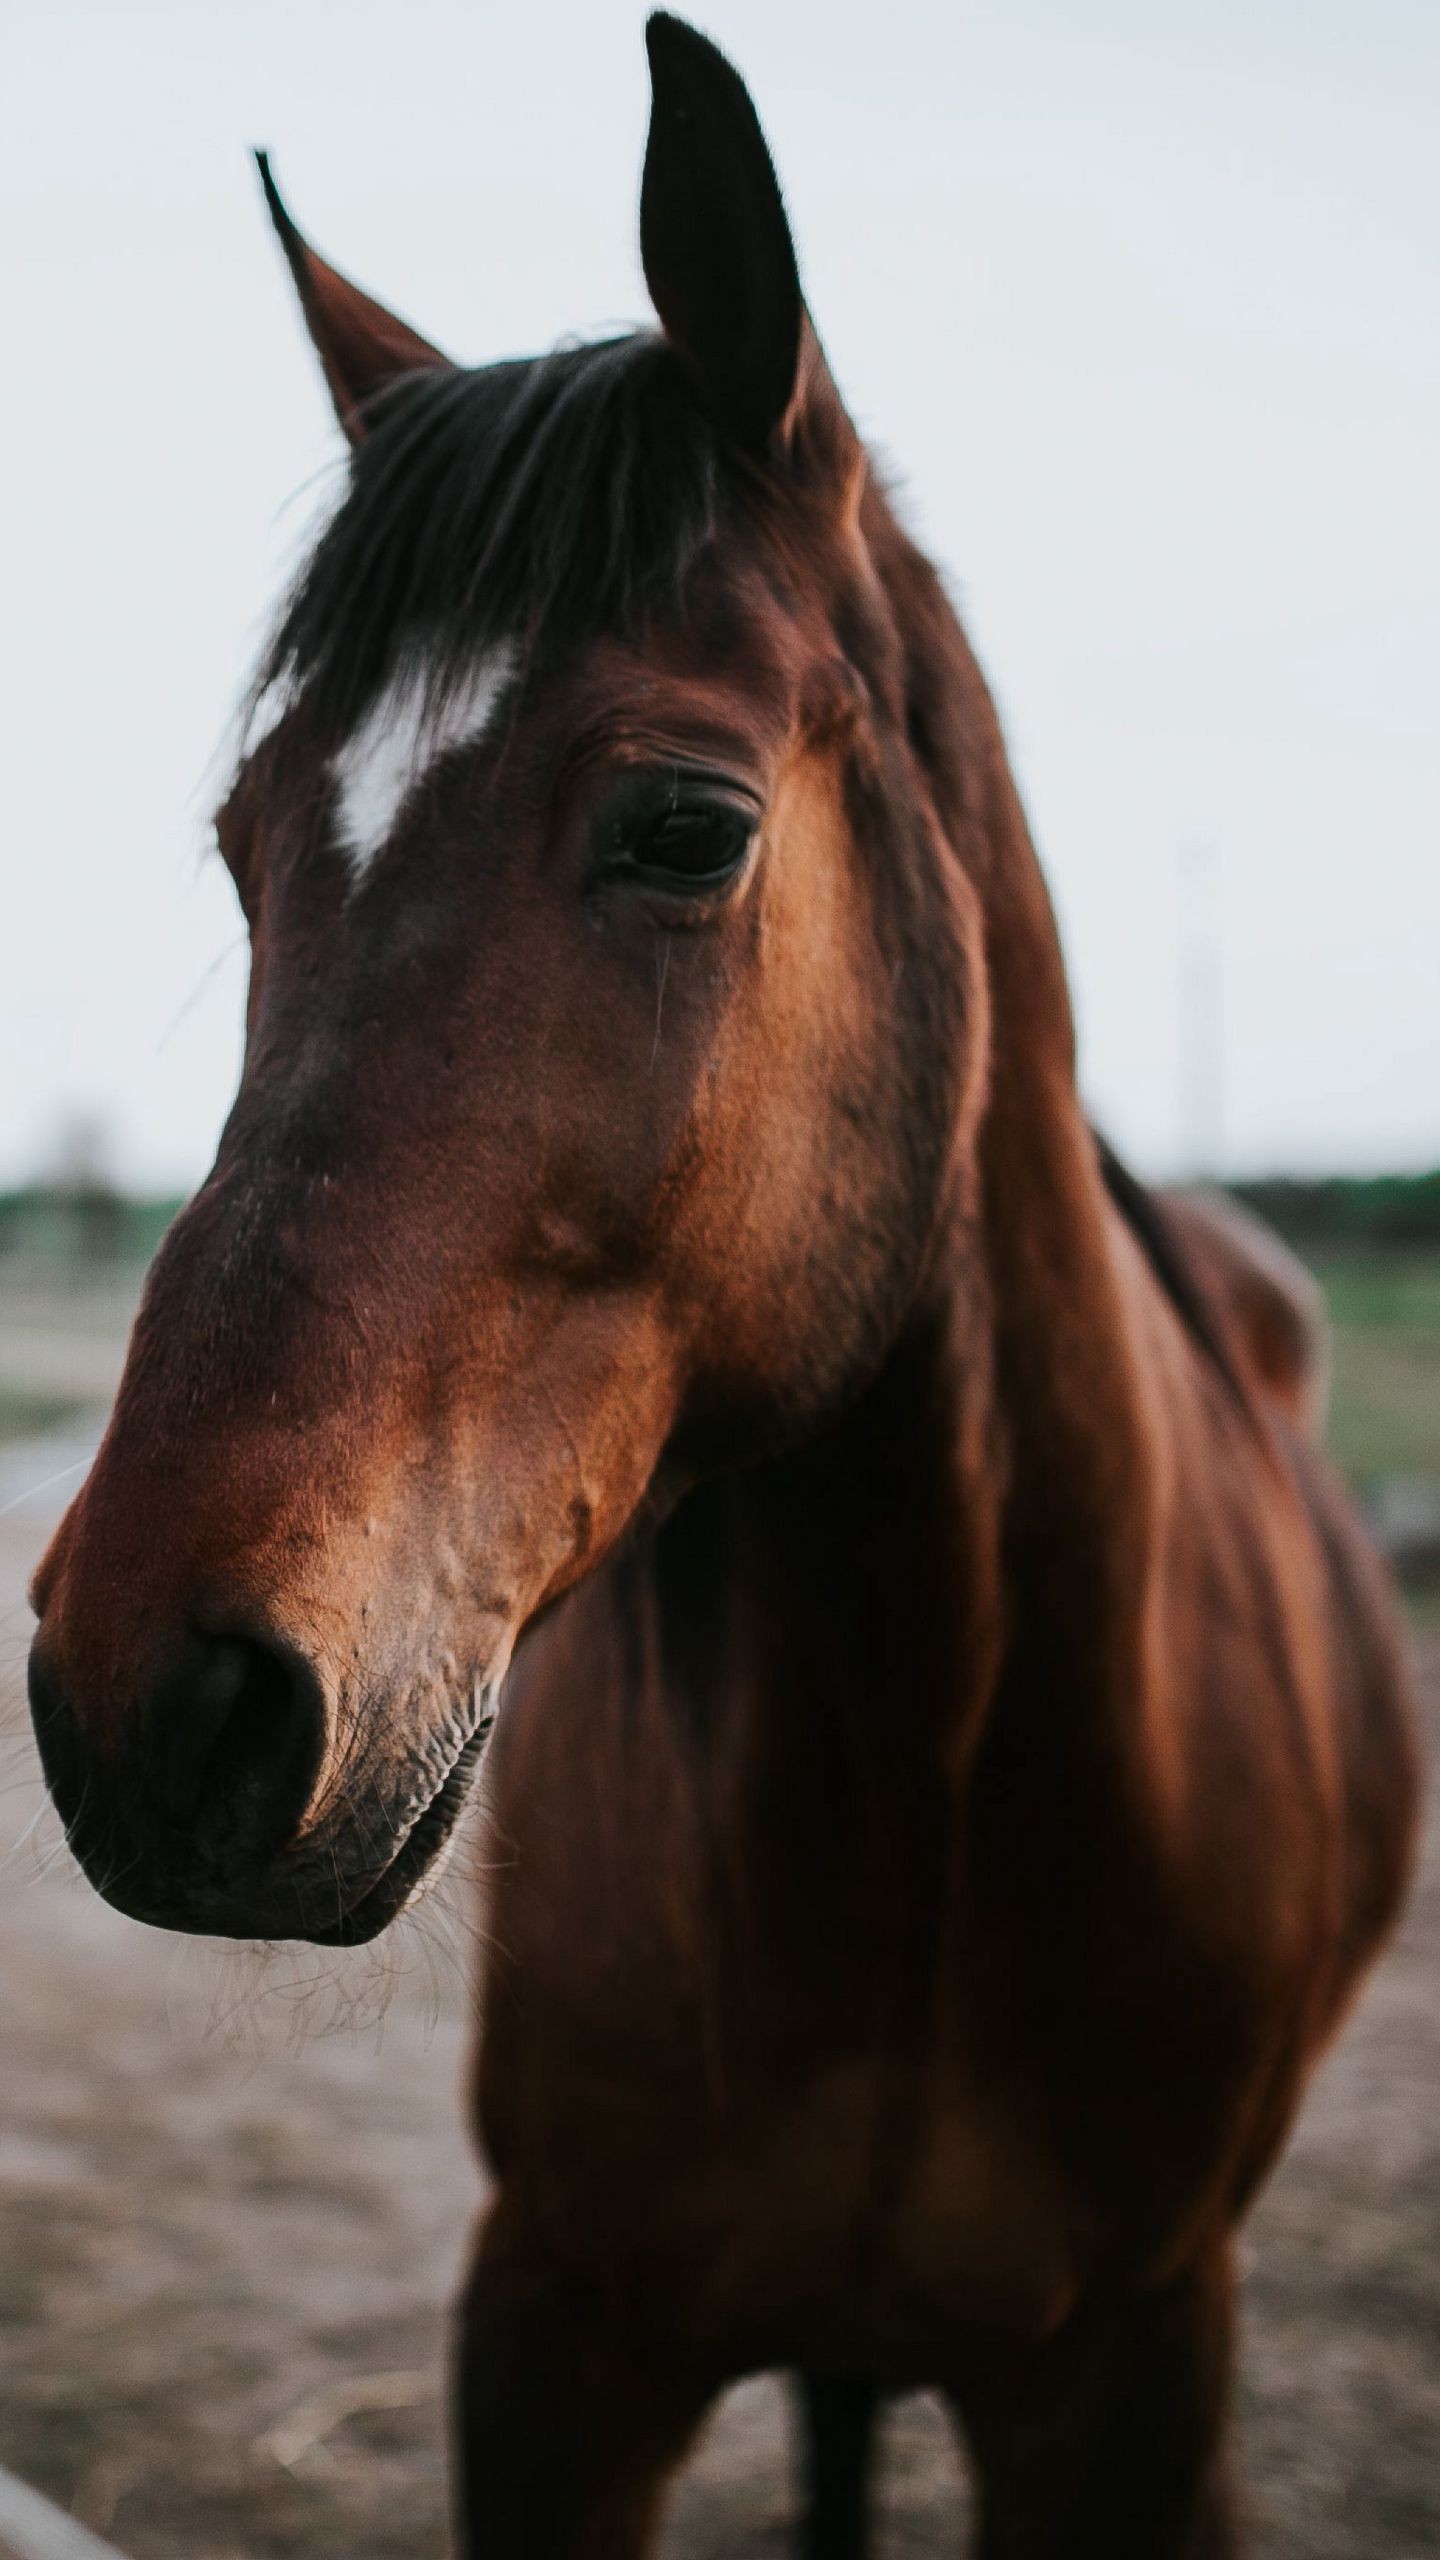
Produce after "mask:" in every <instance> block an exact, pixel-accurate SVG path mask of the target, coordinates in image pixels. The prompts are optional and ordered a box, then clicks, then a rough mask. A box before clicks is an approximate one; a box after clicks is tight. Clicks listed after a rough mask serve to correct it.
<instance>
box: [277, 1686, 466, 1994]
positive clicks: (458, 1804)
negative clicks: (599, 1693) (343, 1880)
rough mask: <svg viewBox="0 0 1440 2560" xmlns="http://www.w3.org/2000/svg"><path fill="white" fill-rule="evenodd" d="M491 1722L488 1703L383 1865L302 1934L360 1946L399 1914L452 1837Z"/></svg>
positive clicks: (319, 1942)
mask: <svg viewBox="0 0 1440 2560" xmlns="http://www.w3.org/2000/svg"><path fill="white" fill-rule="evenodd" d="M494 1723H495V1709H494V1707H493V1705H492V1706H490V1707H489V1708H488V1709H487V1710H486V1711H485V1712H484V1713H483V1714H482V1716H481V1718H480V1721H479V1723H478V1724H477V1725H476V1727H475V1729H474V1731H473V1733H471V1734H470V1735H469V1736H468V1737H467V1739H466V1740H465V1741H464V1742H462V1743H461V1745H460V1748H459V1750H458V1751H457V1752H456V1754H455V1757H454V1759H453V1760H452V1761H451V1763H450V1766H449V1768H448V1769H447V1770H446V1771H445V1774H444V1776H443V1777H441V1778H440V1779H439V1780H438V1781H437V1783H436V1785H435V1787H434V1789H433V1790H432V1792H431V1794H430V1796H429V1797H428V1798H427V1800H426V1802H425V1803H424V1804H423V1805H422V1807H421V1809H420V1811H419V1812H418V1813H417V1814H416V1816H415V1818H414V1820H413V1821H412V1822H411V1823H410V1825H409V1827H408V1829H407V1830H406V1831H405V1833H404V1835H403V1837H402V1839H401V1841H400V1843H399V1846H398V1847H397V1848H396V1850H395V1851H394V1854H393V1855H392V1857H391V1858H390V1860H389V1863H388V1864H387V1865H386V1866H385V1867H384V1868H383V1869H382V1870H381V1872H380V1874H379V1875H378V1876H376V1877H375V1878H374V1879H373V1881H372V1882H371V1883H369V1884H367V1885H366V1886H365V1888H364V1890H363V1891H362V1892H361V1893H360V1894H358V1895H357V1896H356V1899H355V1900H354V1901H353V1902H352V1903H350V1904H349V1906H348V1907H347V1909H346V1910H344V1911H343V1912H341V1913H340V1914H339V1916H338V1917H337V1918H336V1919H335V1920H334V1921H332V1922H331V1923H330V1924H329V1925H328V1926H326V1927H323V1928H316V1929H314V1930H307V1931H306V1935H307V1937H310V1938H312V1939H313V1940H314V1942H315V1943H316V1944H317V1945H320V1946H327V1947H358V1946H363V1945H364V1944H365V1943H366V1941H367V1940H368V1939H370V1938H378V1936H379V1934H380V1932H381V1930H382V1929H386V1928H388V1927H389V1925H390V1922H391V1921H392V1920H396V1919H398V1918H399V1916H400V1913H401V1912H402V1911H403V1910H404V1909H405V1907H406V1904H407V1903H409V1902H411V1901H413V1899H414V1897H415V1895H416V1894H417V1892H418V1891H419V1888H420V1886H421V1884H422V1883H423V1882H424V1880H425V1878H426V1876H427V1875H429V1874H430V1873H431V1872H432V1870H433V1869H434V1868H435V1866H436V1864H437V1862H438V1861H439V1859H440V1858H441V1856H442V1854H443V1853H444V1851H445V1850H446V1848H447V1847H448V1846H449V1844H450V1841H451V1840H452V1838H453V1837H454V1832H455V1826H456V1824H457V1823H458V1821H459V1819H460V1816H461V1814H462V1813H463V1812H464V1809H465V1803H466V1799H467V1797H468V1796H469V1793H470V1783H471V1780H472V1779H473V1777H474V1775H475V1772H476V1770H477V1769H478V1767H479V1765H480V1762H481V1759H482V1757H483V1756H484V1751H485V1745H486V1743H487V1742H488V1741H489V1739H490V1735H491V1731H492V1729H493V1727H494Z"/></svg>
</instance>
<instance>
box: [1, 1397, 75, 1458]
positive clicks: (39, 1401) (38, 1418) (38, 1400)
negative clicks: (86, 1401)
mask: <svg viewBox="0 0 1440 2560" xmlns="http://www.w3.org/2000/svg"><path fill="white" fill-rule="evenodd" d="M81 1410H82V1407H81V1406H80V1405H79V1404H78V1403H77V1401H76V1399H75V1398H74V1397H73V1396H46V1395H31V1394H30V1393H29V1392H28V1391H27V1390H26V1389H25V1388H23V1387H13V1386H6V1385H4V1384H3V1383H0V1446H3V1445H4V1443H5V1442H6V1441H7V1440H31V1439H36V1438H38V1437H39V1436H40V1434H41V1433H43V1432H46V1431H54V1430H56V1429H58V1427H59V1425H60V1424H61V1423H62V1422H68V1421H69V1420H70V1417H71V1415H72V1414H75V1413H78V1412H80V1411H81Z"/></svg>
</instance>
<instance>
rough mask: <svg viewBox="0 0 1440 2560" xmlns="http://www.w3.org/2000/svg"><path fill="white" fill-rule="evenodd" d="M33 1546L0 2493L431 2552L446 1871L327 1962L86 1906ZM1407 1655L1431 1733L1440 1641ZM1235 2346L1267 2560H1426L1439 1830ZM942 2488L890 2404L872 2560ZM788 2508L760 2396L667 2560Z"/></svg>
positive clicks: (1435, 2230)
mask: <svg viewBox="0 0 1440 2560" xmlns="http://www.w3.org/2000/svg"><path fill="white" fill-rule="evenodd" d="M54 1498H55V1499H58V1496H56V1497H54ZM41 1525H42V1524H41V1522H40V1520H39V1518H38V1515H37V1513H36V1510H35V1506H33V1505H32V1506H28V1507H26V1506H20V1507H19V1509H18V1510H17V1511H15V1512H12V1513H11V1514H10V1516H9V1517H8V1518H7V1517H3V1516H0V1594H3V1598H0V1628H3V1652H0V1688H3V1690H4V1692H5V1698H6V1708H5V1716H6V1724H7V1729H8V1734H9V1737H10V1738H9V1739H8V1740H7V1741H6V1742H5V1743H4V1745H3V1746H0V1747H3V1751H4V1759H3V1769H4V1792H3V1794H0V2019H3V2026H0V2464H5V2465H7V2466H8V2467H10V2468H11V2469H12V2470H14V2471H17V2472H19V2473H20V2474H22V2475H23V2476H24V2477H26V2478H28V2479H30V2480H31V2481H33V2482H34V2483H35V2484H36V2485H37V2486H39V2487H41V2488H44V2489H46V2490H47V2491H48V2492H49V2493H50V2495H51V2496H52V2497H55V2498H57V2499H58V2500H59V2501H60V2502H61V2504H62V2505H65V2506H67V2507H71V2508H73V2511H74V2512H75V2513H76V2514H77V2515H78V2516H80V2517H81V2518H83V2519H84V2521H86V2522H87V2523H89V2524H90V2525H92V2526H93V2527H94V2528H96V2529H97V2530H99V2531H100V2532H102V2533H104V2534H106V2535H108V2536H110V2537H111V2538H113V2539H114V2541H115V2542H117V2543H118V2544H119V2545H120V2546H121V2547H122V2548H123V2549H124V2551H125V2552H126V2553H127V2554H131V2555H133V2560H301V2555H302V2554H303V2555H304V2560H342V2555H343V2560H401V2555H402V2554H403V2555H405V2560H415V2555H423V2554H428V2553H433V2554H436V2555H438V2554H440V2553H441V2552H442V2551H443V2549H444V2547H445V2528H444V2486H443V2476H442V2454H441V2437H442V2402H441V2371H442V2356H443V2349H444V2336H445V2320H446V2305H447V2302H448V2300H449V2298H450V2295H451V2293H452V2290H453V2286H454V2282H455V2277H456V2271H457V2268H458V2265H459V2262H460V2257H461V2253H462V2250H463V2247H464V2234H465V2226H466V2223H467V2220H468V2217H469V2216H470V2214H471V2212H472V2210H473V2208H474V2205H475V2202H476V2199H477V2196H478V2192H479V2189H478V2180H477V2175H476V2172H475V2170H474V2167H473V2165H472V2163H471V2161H470V2159H469V2157H468V2156H467V2152H466V2149H465V2145H464V2142H463V2140H462V2136H461V2111H460V2082H461V2076H462V2069H463V2060H464V2049H465V2037H466V2024H465V2011H466V2002H465V1988H464V1982H465V1953H466V1945H465V1940H466V1930H465V1920H464V1904H465V1895H464V1889H463V1874H462V1875H458V1876H457V1879H456V1882H455V1883H454V1884H453V1885H452V1886H450V1887H449V1888H448V1897H449V1898H448V1903H447V1904H446V1905H445V1906H444V1907H438V1908H432V1909H431V1910H430V1911H429V1913H428V1914H427V1915H426V1916H425V1917H424V1918H423V1919H422V1920H420V1921H417V1922H416V1923H414V1924H412V1925H411V1932H410V1935H409V1936H408V1938H403V1939H401V1941H400V1942H399V1943H398V1944H396V1945H393V1946H392V1945H390V1944H388V1942H387V1943H384V1944H382V1947H381V1949H380V1950H379V1951H378V1952H376V1951H370V1952H362V1953H361V1954H360V1955H359V1956H358V1957H357V1958H355V1959H354V1960H349V1959H347V1960H343V1961H342V1962H340V1963H338V1964H337V1963H336V1962H335V1960H333V1959H330V1958H321V1957H320V1956H318V1955H313V1954H312V1955H310V1956H307V1955H306V1954H305V1953H304V1952H303V1951H300V1952H298V1953H297V1951H295V1950H285V1951H281V1952H280V1953H279V1954H278V1955H276V1956H272V1957H270V1958H268V1959H260V1958H252V1957H250V1956H248V1955H238V1954H236V1953H234V1952H230V1953H228V1954H222V1953H220V1952H217V1951H215V1950H207V1949H205V1948H202V1947H199V1946H196V1945H194V1944H193V1943H187V1942H183V1941H178V1940H174V1939H170V1938H167V1937H165V1936H162V1935H160V1934H157V1933H155V1932H152V1931H148V1930H144V1929H140V1928H137V1927H134V1926H132V1925H131V1924H130V1923H128V1922H126V1921H124V1920H121V1919H120V1918H118V1917H117V1916H116V1915H114V1914H113V1913H111V1912H109V1911H107V1910H106V1909H105V1908H104V1907H103V1906H102V1905H101V1904H100V1903H99V1902H98V1901H97V1900H96V1899H95V1897H94V1896H93V1895H92V1894H91V1893H90V1892H89V1890H88V1888H87V1887H85V1886H84V1885H83V1883H81V1882H80V1881H79V1880H78V1879H77V1878H76V1877H75V1876H74V1874H73V1873H72V1872H71V1871H70V1870H69V1869H68V1867H67V1864H66V1862H65V1859H64V1856H63V1852H57V1846H56V1840H55V1834H54V1831H53V1829H52V1827H51V1825H50V1823H49V1821H48V1819H47V1818H46V1817H45V1815H44V1812H43V1807H42V1791H41V1790H40V1787H39V1784H38V1779H37V1776H36V1772H35V1766H34V1761H33V1756H32V1754H31V1751H30V1747H29V1742H28V1736H27V1733H26V1730H25V1726H24V1722H23V1716H22V1713H21V1710H20V1705H19V1689H18V1672H19V1665H20V1661H21V1658H22V1654H23V1644H24V1633H25V1626H26V1620H25V1616H24V1612H23V1609H22V1608H21V1606H20V1604H19V1598H18V1594H19V1589H20V1584H21V1580H22V1578H23V1573H24V1570H25V1568H26V1566H27V1564H28V1562H29V1559H30V1557H31V1556H32V1555H33V1553H34V1551H35V1547H36V1545H37V1544H38V1540H39V1534H40V1528H41ZM1418 1641H1419V1644H1420V1649H1421V1655H1422V1664H1423V1669H1424V1675H1425V1683H1426V1694H1427V1697H1428V1698H1429V1700H1430V1702H1431V1709H1432V1723H1433V1724H1434V1725H1435V1727H1436V1728H1437V1740H1440V1613H1436V1612H1432V1613H1431V1614H1430V1615H1429V1616H1428V1617H1427V1618H1422V1620H1421V1622H1420V1627H1419V1635H1418ZM37 1817H38V1818H37ZM32 1822H33V1825H34V1827H33V1829H31V1828H30V1826H31V1825H32ZM27 1831H28V1832H29V1836H28V1838H27V1837H25V1835H26V1833H27ZM6 1849H8V1850H9V1855H8V1856H5V1855H4V1852H5V1850H6ZM1245 2327H1246V2336H1245V2358H1244V2373H1243V2382H1242V2390H1241V2438H1242V2462H1243V2469H1244V2476H1245V2483H1246V2494H1247V2499H1248V2504H1249V2509H1250V2514H1251V2519H1252V2529H1253V2547H1254V2551H1255V2553H1256V2554H1257V2555H1258V2560H1435V2556H1436V2555H1437V2554H1440V1811H1435V1810H1432V1819H1431V1824H1430V1831H1429V1838H1428V1846H1427V1857H1426V1863H1425V1868H1424V1873H1423V1876H1422V1880H1421V1884H1420V1888H1419V1891H1418V1893H1417V1895H1416V1898H1415V1901H1414V1903H1413V1905H1412V1909H1411V1914H1410V1919H1409V1923H1408V1926H1407V1928H1406V1930H1405V1933H1404V1935H1403V1937H1402V1939H1401V1941H1400V1943H1399V1944H1398V1946H1397V1947H1396V1948H1395V1950H1394V1952H1393V1953H1392V1955H1391V1957H1390V1959H1389V1961H1388V1963H1387V1964H1386V1966H1385V1967H1384V1969H1383V1971H1382V1972H1381V1974H1380V1975H1379V1976H1378V1978H1377V1980H1376V1981H1375V1982H1374V1984H1373V1985H1372V1987H1371V1989H1370V1991H1369V1993H1368V1995H1367V1997H1366V1999H1365V2002H1364V2004H1363V2007H1362V2009H1361V2011H1360V2013H1359V2014H1358V2016H1357V2018H1356V2019H1355V2021H1354V2023H1353V2025H1352V2027H1351V2030H1350V2032H1349V2034H1348V2036H1347V2037H1346V2039H1345V2041H1344V2043H1343V2045H1342V2046H1341V2048H1340V2050H1339V2051H1338V2053H1337V2054H1336V2055H1335V2056H1334V2058H1333V2059H1332V2061H1331V2063H1330V2065H1329V2067H1328V2069H1327V2071H1326V2072H1325V2074H1324V2075H1323V2077H1322V2079H1321V2080H1320V2082H1319V2084H1318V2086H1317V2087H1316V2089H1315V2091H1314V2094H1313V2096H1312V2099H1311V2102H1310V2105H1309V2108H1308V2110H1307V2112H1306V2115H1305V2118H1304V2121H1303V2123H1302V2125H1301V2127H1300V2130H1299V2133H1298V2135H1297V2137H1296V2139H1295V2141H1294V2143H1293V2145H1292V2148H1291V2151H1290V2154H1289V2157H1288V2160H1287V2162H1286V2164H1285V2167H1284V2169H1283V2171H1282V2172H1281V2174H1280V2176H1279V2177H1278V2178H1277V2179H1276V2181H1275V2183H1274V2186H1273V2187H1272V2189H1271V2191H1270V2193H1269V2195H1268V2197H1267V2198H1266V2200H1265V2202H1264V2204H1263V2206H1262V2208H1261V2210H1260V2211H1259V2213H1258V2214H1257V2215H1256V2217H1255V2220H1254V2224H1253V2226H1252V2230H1251V2234H1250V2248H1249V2252H1248V2271H1247V2275H1246V2283H1245ZM962 2495H963V2492H962V2487H961V2482H960V2477H959V2473H958V2469H957V2467H956V2463H955V2459H954V2456H953V2454H952V2452H951V2449H950V2445H949V2442H948V2439H947V2436H946V2433H945V2430H944V2427H943V2425H942V2423H941V2420H940V2417H939V2415H938V2413H937V2411H936V2410H935V2409H934V2408H932V2407H931V2406H930V2405H929V2404H928V2403H927V2402H925V2401H923V2400H916V2401H907V2402H905V2403H903V2404H901V2405H900V2406H899V2407H898V2408H897V2409H896V2411H895V2412H894V2414H893V2416H892V2419H891V2422H890V2427H889V2431H888V2437H887V2458H886V2463H885V2471H884V2481H883V2489H882V2503H883V2514H884V2532H883V2549H884V2552H885V2555H886V2560H920V2555H931V2554H938V2553H940V2552H944V2551H954V2550H956V2549H958V2548H959V2547H960V2519H961V2515H962V2503H961V2502H962ZM790 2512H791V2490H790V2482H789V2475H788V2466H787V2461H786V2444H785V2409H784V2404H783V2401H782V2398H781V2395H780V2392H779V2390H778V2388H777V2387H776V2386H775V2385H774V2384H772V2383H770V2382H768V2381H763V2380H762V2381H758V2382H754V2383H749V2384H746V2385H745V2386H744V2387H743V2388H742V2389H740V2390H738V2391H736V2392H735V2393H733V2394H732V2395H731V2397H730V2398H729V2400H728V2401H727V2402H726V2403H725V2404H724V2406H723V2408H722V2410H721V2411H720V2413H719V2415H718V2417H717V2419H716V2421H715V2423H714V2424H713V2426H712V2428H711V2430H710V2433H709V2435H708V2436H707V2438H706V2440H705V2442H704V2444H703V2445H702V2447H701V2448H700V2451H699V2453H698V2454H697V2456H696V2458H695V2460H694V2462H693V2463H692V2465H691V2467H690V2469H689V2471H688V2473H687V2475H686V2477H685V2479H684V2481H683V2482H682V2483H681V2485H680V2488H679V2490H678V2492H677V2495H676V2498H675V2501H674V2505H673V2508H672V2513H671V2520H670V2525H669V2535H668V2555H669V2560H712V2555H713V2560H719V2555H720V2554H721V2553H722V2552H725V2553H735V2552H737V2551H739V2552H745V2551H751V2552H754V2553H757V2554H758V2553H762V2552H765V2551H772V2552H778V2551H779V2550H780V2549H781V2548H783V2542H784V2526H785V2520H786V2518H787V2516H788V2515H789V2513H790Z"/></svg>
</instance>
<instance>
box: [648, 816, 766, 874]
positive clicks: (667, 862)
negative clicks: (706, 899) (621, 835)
mask: <svg viewBox="0 0 1440 2560" xmlns="http://www.w3.org/2000/svg"><path fill="white" fill-rule="evenodd" d="M754 832H755V827H754V821H753V820H752V819H751V818H749V817H748V816H747V815H746V813H745V811H744V810H743V809H736V808H730V807H727V806H726V805H725V803H724V802H722V801H717V800H697V801H693V802H690V803H689V804H688V805H687V803H685V802H684V801H677V803H676V804H675V806H674V807H673V808H670V809H665V810H662V811H661V813H660V814H659V816H658V817H655V818H652V819H651V820H650V821H649V823H648V824H647V825H644V826H641V827H638V828H636V829H635V831H634V833H633V834H631V835H630V836H629V838H628V841H627V843H626V848H625V850H626V854H627V856H628V858H629V860H630V862H631V863H633V864H634V866H635V868H636V870H637V871H640V872H643V873H648V874H649V875H651V876H652V877H655V878H663V879H665V880H673V881H674V882H675V883H676V885H677V886H681V885H683V886H684V887H685V888H687V889H704V888H718V887H720V886H721V884H722V883H723V882H724V881H726V880H729V879H732V878H733V877H734V874H735V873H736V872H737V871H738V870H739V868H740V865H741V863H742V862H743V861H744V859H745V856H746V854H747V853H748V851H749V849H750V839H751V837H752V836H753V834H754Z"/></svg>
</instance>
